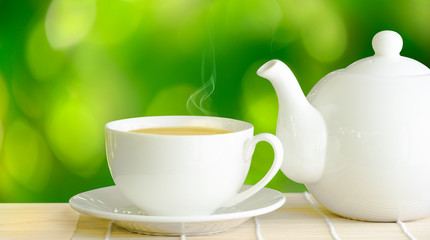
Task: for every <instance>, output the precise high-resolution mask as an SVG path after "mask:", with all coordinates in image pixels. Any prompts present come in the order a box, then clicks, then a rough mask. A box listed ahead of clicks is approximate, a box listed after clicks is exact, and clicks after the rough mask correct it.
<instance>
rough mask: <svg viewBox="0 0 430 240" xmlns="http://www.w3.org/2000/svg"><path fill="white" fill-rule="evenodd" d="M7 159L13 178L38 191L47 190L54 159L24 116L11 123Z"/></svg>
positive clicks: (4, 153) (4, 157) (5, 149)
mask: <svg viewBox="0 0 430 240" xmlns="http://www.w3.org/2000/svg"><path fill="white" fill-rule="evenodd" d="M3 161H4V165H5V168H6V170H7V172H8V173H9V175H10V176H11V177H12V178H14V179H15V180H16V181H17V182H19V183H20V184H22V185H23V186H24V187H26V188H28V189H30V190H32V191H35V192H40V191H42V190H43V188H44V187H45V186H46V184H47V182H48V180H49V177H50V175H51V169H52V159H51V158H50V154H49V151H48V148H47V146H46V144H45V141H44V139H43V138H42V136H41V135H40V133H39V132H37V131H36V130H35V129H34V128H33V127H32V126H30V125H29V123H28V122H27V121H25V120H24V119H17V120H15V121H13V122H12V124H11V125H10V126H8V129H7V132H6V133H5V138H4V143H3Z"/></svg>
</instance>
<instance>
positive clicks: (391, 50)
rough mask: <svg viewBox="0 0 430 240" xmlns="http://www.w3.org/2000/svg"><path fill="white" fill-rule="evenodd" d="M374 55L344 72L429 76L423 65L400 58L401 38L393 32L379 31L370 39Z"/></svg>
mask: <svg viewBox="0 0 430 240" xmlns="http://www.w3.org/2000/svg"><path fill="white" fill-rule="evenodd" d="M372 47H373V50H374V51H375V55H373V56H371V57H367V58H363V59H361V60H358V61H356V62H354V63H353V64H351V65H349V66H348V67H347V68H345V69H344V70H345V71H346V72H348V73H355V74H370V75H382V76H411V75H424V74H430V69H429V68H428V67H426V66H425V65H424V64H422V63H420V62H418V61H416V60H414V59H411V58H407V57H403V56H400V51H401V50H402V47H403V41H402V37H401V36H400V35H399V34H398V33H397V32H394V31H381V32H379V33H377V34H376V35H375V36H374V37H373V39H372Z"/></svg>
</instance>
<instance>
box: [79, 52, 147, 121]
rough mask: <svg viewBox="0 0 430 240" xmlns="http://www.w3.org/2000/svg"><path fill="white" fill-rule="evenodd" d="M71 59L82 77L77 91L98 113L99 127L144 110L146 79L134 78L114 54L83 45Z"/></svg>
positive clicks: (96, 114) (95, 112)
mask: <svg viewBox="0 0 430 240" xmlns="http://www.w3.org/2000/svg"><path fill="white" fill-rule="evenodd" d="M72 59H73V63H74V67H75V69H76V70H77V72H78V74H79V77H80V80H79V81H76V85H78V87H77V88H78V90H77V91H78V92H79V95H80V96H81V97H82V100H83V101H85V104H86V105H87V107H89V108H91V109H92V112H93V113H94V114H95V116H97V120H98V121H99V126H103V125H104V124H105V123H106V122H108V121H112V120H115V119H118V118H127V117H130V116H132V115H133V114H136V112H138V111H141V110H142V105H144V102H145V99H144V97H145V96H146V95H147V94H146V91H145V90H146V88H145V86H144V84H143V83H144V82H145V80H144V79H142V78H141V77H138V78H137V79H133V77H132V76H129V73H128V72H126V71H124V69H122V68H121V67H120V66H119V64H118V62H116V61H115V60H114V59H112V57H111V56H109V55H108V54H106V53H104V52H102V51H100V50H99V49H97V48H93V46H92V45H90V46H88V45H85V47H84V46H81V47H80V48H79V49H77V50H76V51H75V54H74V55H73V58H72ZM137 86H138V87H137Z"/></svg>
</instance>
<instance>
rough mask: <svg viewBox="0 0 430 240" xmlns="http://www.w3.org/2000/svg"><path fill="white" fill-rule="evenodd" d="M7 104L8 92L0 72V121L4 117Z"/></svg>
mask: <svg viewBox="0 0 430 240" xmlns="http://www.w3.org/2000/svg"><path fill="white" fill-rule="evenodd" d="M8 106H9V94H8V91H7V89H6V84H5V82H4V80H3V76H2V74H1V72H0V121H1V120H2V119H4V117H5V115H6V112H7V109H8Z"/></svg>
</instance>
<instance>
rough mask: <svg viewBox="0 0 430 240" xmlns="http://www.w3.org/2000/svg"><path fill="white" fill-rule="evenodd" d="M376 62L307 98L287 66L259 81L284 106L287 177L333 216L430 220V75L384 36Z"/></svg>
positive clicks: (273, 66)
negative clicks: (268, 86)
mask: <svg viewBox="0 0 430 240" xmlns="http://www.w3.org/2000/svg"><path fill="white" fill-rule="evenodd" d="M372 45H373V49H374V51H375V55H374V56H371V57H368V58H365V59H362V60H359V61H357V62H355V63H353V64H351V65H350V66H348V67H347V68H345V69H341V70H337V71H334V72H331V73H329V74H328V75H327V76H325V77H324V78H322V79H321V80H320V81H319V82H318V83H317V84H316V85H315V86H314V87H313V89H312V90H311V92H310V93H309V95H308V96H307V98H306V97H305V96H304V94H303V92H302V90H301V89H300V86H299V84H298V82H297V80H296V78H295V77H294V75H293V73H292V72H291V70H290V69H289V68H288V67H287V66H286V65H285V64H284V63H283V62H281V61H279V60H271V61H269V62H267V63H266V64H264V65H263V66H262V67H260V68H259V69H258V71H257V74H258V75H260V76H262V77H264V78H267V79H268V80H270V81H271V83H272V84H273V86H274V88H275V91H276V93H277V95H278V100H279V113H278V123H277V131H276V134H277V136H278V137H279V138H280V139H281V141H282V144H283V146H284V148H285V158H284V163H283V166H282V168H281V169H282V171H283V172H284V174H285V175H286V176H287V177H289V178H290V179H292V180H294V181H296V182H299V183H304V184H306V187H307V188H308V190H309V191H310V192H311V193H312V195H313V196H314V197H315V198H316V199H317V200H318V201H319V202H320V203H321V204H322V205H324V206H325V207H326V208H327V209H329V210H330V211H332V212H333V213H336V214H339V215H341V216H344V217H347V218H352V219H359V220H367V221H382V222H389V221H399V220H401V221H408V220H415V219H419V218H423V217H427V216H430V69H429V68H427V67H426V66H425V65H423V64H421V63H419V62H418V61H415V60H413V59H410V58H406V57H402V56H400V54H399V53H400V51H401V49H402V45H403V43H402V38H401V37H400V35H399V34H397V33H396V32H393V31H382V32H379V33H377V34H376V35H375V36H374V38H373V41H372Z"/></svg>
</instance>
